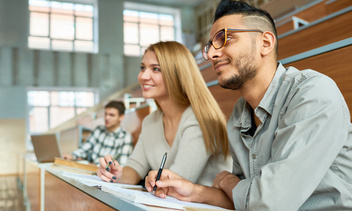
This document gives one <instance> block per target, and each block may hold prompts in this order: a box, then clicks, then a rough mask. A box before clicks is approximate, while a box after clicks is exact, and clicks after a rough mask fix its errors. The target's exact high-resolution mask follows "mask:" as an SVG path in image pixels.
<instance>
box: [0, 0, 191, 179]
mask: <svg viewBox="0 0 352 211" xmlns="http://www.w3.org/2000/svg"><path fill="white" fill-rule="evenodd" d="M123 2H124V1H122V0H98V15H99V18H98V20H99V21H98V34H99V39H98V41H99V53H97V54H92V53H72V52H56V51H46V50H33V49H28V48H27V39H28V33H29V11H28V0H11V1H9V0H0V130H1V139H0V146H1V147H0V155H1V156H2V157H1V158H3V156H5V155H6V156H7V155H8V153H9V152H13V151H11V150H12V148H13V149H14V150H15V149H19V150H18V152H22V149H24V148H25V134H26V121H27V120H26V101H27V99H26V88H27V87H65V88H66V87H82V88H85V87H88V88H98V89H99V91H100V99H99V100H104V99H107V98H109V97H110V96H111V95H113V94H114V93H116V92H118V91H119V90H121V89H123V88H125V87H128V86H130V85H133V84H135V83H136V82H138V79H137V76H138V73H139V66H140V62H141V58H140V57H125V56H124V55H123ZM181 11H182V12H181V15H182V16H185V18H186V19H185V18H182V17H181V18H182V20H181V22H182V24H185V29H182V33H183V36H184V37H187V39H189V40H191V42H190V43H189V44H191V43H192V42H193V41H192V40H194V38H192V36H195V35H194V34H195V32H194V29H196V27H195V24H196V22H194V23H192V22H189V21H188V22H187V21H185V20H189V18H191V17H192V8H181ZM6 143H11V145H6ZM13 146H16V147H13ZM9 148H11V150H10V151H9V150H8V149H9ZM17 162H18V160H17V159H16V158H14V160H8V159H7V160H6V162H5V161H4V159H2V160H1V161H0V166H1V167H2V168H1V170H0V175H2V174H14V173H16V168H15V166H16V163H17Z"/></svg>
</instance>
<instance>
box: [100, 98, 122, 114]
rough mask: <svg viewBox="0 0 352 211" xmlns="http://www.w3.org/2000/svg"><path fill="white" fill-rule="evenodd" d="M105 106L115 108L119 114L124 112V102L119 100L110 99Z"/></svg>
mask: <svg viewBox="0 0 352 211" xmlns="http://www.w3.org/2000/svg"><path fill="white" fill-rule="evenodd" d="M105 108H116V109H117V110H118V111H119V115H122V114H125V104H124V103H123V102H121V101H115V100H113V101H110V102H109V103H108V104H106V106H105Z"/></svg>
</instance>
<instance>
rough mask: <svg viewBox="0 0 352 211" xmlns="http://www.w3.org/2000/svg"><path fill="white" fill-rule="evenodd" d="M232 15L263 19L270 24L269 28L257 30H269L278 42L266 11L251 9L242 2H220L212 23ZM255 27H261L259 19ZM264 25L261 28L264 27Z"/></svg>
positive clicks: (273, 24)
mask: <svg viewBox="0 0 352 211" xmlns="http://www.w3.org/2000/svg"><path fill="white" fill-rule="evenodd" d="M234 14H238V15H243V16H244V17H259V18H261V19H265V20H266V21H267V22H268V24H270V26H269V25H268V27H266V28H264V29H263V28H259V29H261V30H263V31H269V30H268V28H270V31H271V32H272V33H273V34H274V35H275V37H276V40H278V39H277V32H276V27H275V23H274V20H273V18H272V17H271V15H270V14H269V13H268V12H267V11H265V10H262V9H259V8H255V7H252V6H250V5H249V4H247V3H246V2H243V1H234V0H221V1H220V3H219V5H218V7H217V8H216V11H215V15H214V23H215V21H217V20H218V19H219V18H222V17H224V16H226V15H234ZM248 22H249V21H248ZM252 22H257V21H253V20H252ZM253 24H255V23H253ZM257 25H259V26H262V25H263V24H261V23H260V21H259V19H258V23H257ZM265 25H266V24H264V25H263V26H264V27H265Z"/></svg>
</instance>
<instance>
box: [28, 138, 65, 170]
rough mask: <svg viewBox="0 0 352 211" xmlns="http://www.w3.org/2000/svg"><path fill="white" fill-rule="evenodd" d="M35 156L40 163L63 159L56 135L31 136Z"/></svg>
mask: <svg viewBox="0 0 352 211" xmlns="http://www.w3.org/2000/svg"><path fill="white" fill-rule="evenodd" d="M31 140H32V144H33V148H34V153H35V156H36V157H37V161H38V162H39V163H46V162H54V160H55V157H62V156H61V151H60V147H59V143H58V140H57V137H56V134H44V135H31Z"/></svg>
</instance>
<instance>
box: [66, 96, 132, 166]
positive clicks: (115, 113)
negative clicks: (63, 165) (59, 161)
mask: <svg viewBox="0 0 352 211" xmlns="http://www.w3.org/2000/svg"><path fill="white" fill-rule="evenodd" d="M104 112H105V113H104V114H105V115H104V121H105V125H101V126H98V127H96V128H95V129H94V131H93V132H92V133H91V135H90V136H89V137H88V138H87V140H86V141H85V142H84V143H83V144H82V145H81V146H80V147H79V148H78V149H76V150H75V151H73V153H72V154H65V155H63V157H64V158H65V159H68V160H72V159H73V160H81V159H89V158H90V159H91V160H89V161H91V162H92V163H95V164H99V158H100V157H104V156H105V155H108V154H111V155H116V154H119V156H118V157H117V161H118V162H119V163H121V165H125V164H126V162H127V159H128V157H129V156H130V154H131V153H132V150H133V140H132V135H131V134H130V133H129V132H127V131H125V130H123V129H122V128H121V127H120V123H121V121H122V120H123V118H124V114H125V105H124V104H123V102H119V101H111V102H109V103H108V104H106V106H105V111H104Z"/></svg>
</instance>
